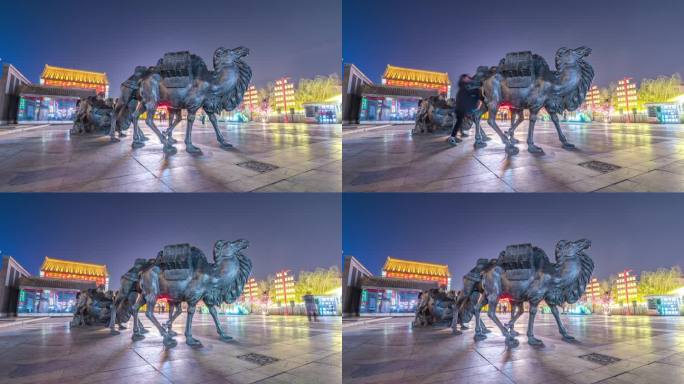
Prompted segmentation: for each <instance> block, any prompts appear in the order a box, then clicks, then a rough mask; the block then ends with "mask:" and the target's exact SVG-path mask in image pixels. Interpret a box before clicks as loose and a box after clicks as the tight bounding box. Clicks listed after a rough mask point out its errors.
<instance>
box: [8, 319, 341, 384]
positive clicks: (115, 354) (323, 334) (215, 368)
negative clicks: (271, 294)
mask: <svg viewBox="0 0 684 384" xmlns="http://www.w3.org/2000/svg"><path fill="white" fill-rule="evenodd" d="M143 317H144V316H143ZM159 318H160V319H164V320H165V319H166V317H165V316H164V315H159ZM221 319H222V320H221V321H222V323H223V326H224V329H225V330H226V332H227V333H228V334H229V335H231V336H233V337H234V340H232V341H230V342H223V341H220V340H219V339H218V337H217V334H216V331H215V328H214V323H213V321H212V319H211V316H210V315H197V314H196V315H195V319H194V321H193V325H194V326H193V336H194V337H195V338H197V339H199V340H200V341H201V342H202V343H203V346H202V347H190V346H188V345H186V344H185V337H184V336H183V334H182V329H183V324H184V323H185V315H181V317H179V318H178V319H177V320H176V322H175V323H174V325H175V330H176V331H179V335H178V336H177V337H176V340H177V341H178V346H176V347H175V348H172V349H168V350H165V349H164V347H163V345H162V340H161V336H159V333H158V332H157V331H156V329H153V328H151V323H150V322H149V321H148V320H147V319H144V320H143V321H144V323H145V325H146V326H147V327H148V328H149V329H150V332H149V333H147V335H146V336H147V337H146V338H145V339H144V340H141V341H137V342H133V341H131V330H130V329H128V330H124V331H122V332H121V334H120V335H116V336H113V335H110V334H109V330H108V329H105V328H101V327H92V328H88V329H69V327H68V321H69V319H67V318H52V319H45V320H40V321H37V322H33V323H29V324H24V325H23V326H20V327H8V328H0V383H2V384H5V383H8V384H9V383H13V384H14V383H16V384H19V383H26V384H28V383H30V384H65V383H88V384H91V383H92V384H95V383H103V384H105V383H106V384H116V383H126V384H132V383H135V384H147V383H183V384H192V383H204V384H218V383H264V384H265V383H274V384H276V383H278V384H281V383H326V384H328V383H340V382H341V375H342V373H341V370H342V367H341V348H342V339H341V325H340V324H341V319H340V318H339V317H327V318H319V319H320V320H321V321H319V322H316V323H309V322H308V321H307V319H306V317H302V316H296V317H282V316H221ZM130 324H132V322H130V323H129V325H130ZM176 324H177V325H176ZM250 353H258V354H261V355H266V356H269V357H273V358H276V359H278V361H275V362H271V363H269V364H266V365H263V366H261V365H259V364H257V363H254V362H251V361H246V360H244V359H240V358H238V356H244V355H247V354H250Z"/></svg>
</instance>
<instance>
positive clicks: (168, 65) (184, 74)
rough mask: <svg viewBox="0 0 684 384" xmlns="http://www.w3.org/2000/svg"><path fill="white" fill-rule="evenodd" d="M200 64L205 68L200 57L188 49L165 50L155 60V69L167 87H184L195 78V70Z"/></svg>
mask: <svg viewBox="0 0 684 384" xmlns="http://www.w3.org/2000/svg"><path fill="white" fill-rule="evenodd" d="M198 60H199V61H200V62H201V64H200V63H198V62H197V61H198ZM202 65H203V66H204V67H205V68H206V64H204V62H203V61H202V59H201V58H199V57H197V56H195V55H193V54H191V53H190V52H188V51H180V52H167V53H165V54H164V57H162V58H161V59H159V61H158V62H157V71H159V75H160V76H161V78H162V82H163V84H164V86H166V87H167V88H185V87H186V86H188V85H189V84H190V83H191V82H192V80H193V79H194V78H195V76H196V74H197V70H199V67H201V66H202ZM196 67H197V68H196Z"/></svg>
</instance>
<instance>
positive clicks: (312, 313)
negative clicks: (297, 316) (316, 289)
mask: <svg viewBox="0 0 684 384" xmlns="http://www.w3.org/2000/svg"><path fill="white" fill-rule="evenodd" d="M304 306H305V307H306V316H307V317H308V318H309V321H311V318H312V317H313V321H318V319H317V317H316V316H317V313H316V312H317V310H316V299H315V298H314V295H312V294H311V292H307V293H306V295H304Z"/></svg>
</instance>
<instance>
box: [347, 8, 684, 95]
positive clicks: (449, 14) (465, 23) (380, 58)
mask: <svg viewBox="0 0 684 384" xmlns="http://www.w3.org/2000/svg"><path fill="white" fill-rule="evenodd" d="M342 12H343V15H344V17H343V22H342V27H343V47H342V53H343V54H342V57H343V59H344V62H345V63H353V64H356V66H358V67H359V68H360V69H361V71H363V72H364V73H365V74H366V75H367V76H369V77H370V79H371V80H373V81H378V82H379V81H380V77H381V76H382V73H383V72H384V70H385V67H386V65H387V64H393V65H398V66H406V67H412V68H423V69H431V70H437V71H443V72H449V77H450V78H451V81H452V82H455V81H456V80H457V78H458V75H459V74H461V73H473V72H474V71H475V69H476V68H477V66H479V65H490V66H491V65H497V64H498V63H499V60H500V59H501V58H502V57H504V56H505V54H506V53H507V52H513V51H523V50H532V51H533V52H535V53H538V54H541V55H542V56H544V57H545V58H546V60H547V62H548V63H549V64H550V65H551V67H552V68H553V67H554V55H555V52H556V50H557V49H558V48H560V47H562V46H567V47H571V48H576V47H578V46H581V45H586V46H589V47H591V48H592V49H593V53H592V54H591V55H590V56H589V57H588V59H587V61H588V62H589V63H591V64H592V66H593V67H594V70H595V72H596V77H595V83H596V84H598V85H600V86H607V85H608V84H609V83H610V82H613V81H616V80H618V79H619V78H622V77H623V76H626V75H627V76H631V77H634V78H635V79H637V80H638V81H640V80H641V79H643V78H652V77H655V76H658V75H668V76H669V75H671V74H672V73H675V72H678V73H680V74H682V75H684V50H682V49H681V37H682V36H684V23H682V17H683V15H684V2H683V1H681V0H650V1H629V2H626V1H624V0H571V1H548V0H523V1H510V0H490V1H484V2H483V1H446V0H422V1H415V0H375V1H367V0H344V2H343V9H342Z"/></svg>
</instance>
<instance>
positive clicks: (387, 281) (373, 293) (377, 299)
mask: <svg viewBox="0 0 684 384" xmlns="http://www.w3.org/2000/svg"><path fill="white" fill-rule="evenodd" d="M438 287H439V285H438V283H437V282H436V281H432V282H429V281H417V280H405V279H396V278H388V277H378V276H367V277H364V278H362V279H361V300H360V306H359V315H360V316H412V315H414V313H415V311H416V306H417V305H418V296H419V295H420V294H421V292H423V291H425V290H428V289H431V288H438Z"/></svg>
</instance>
